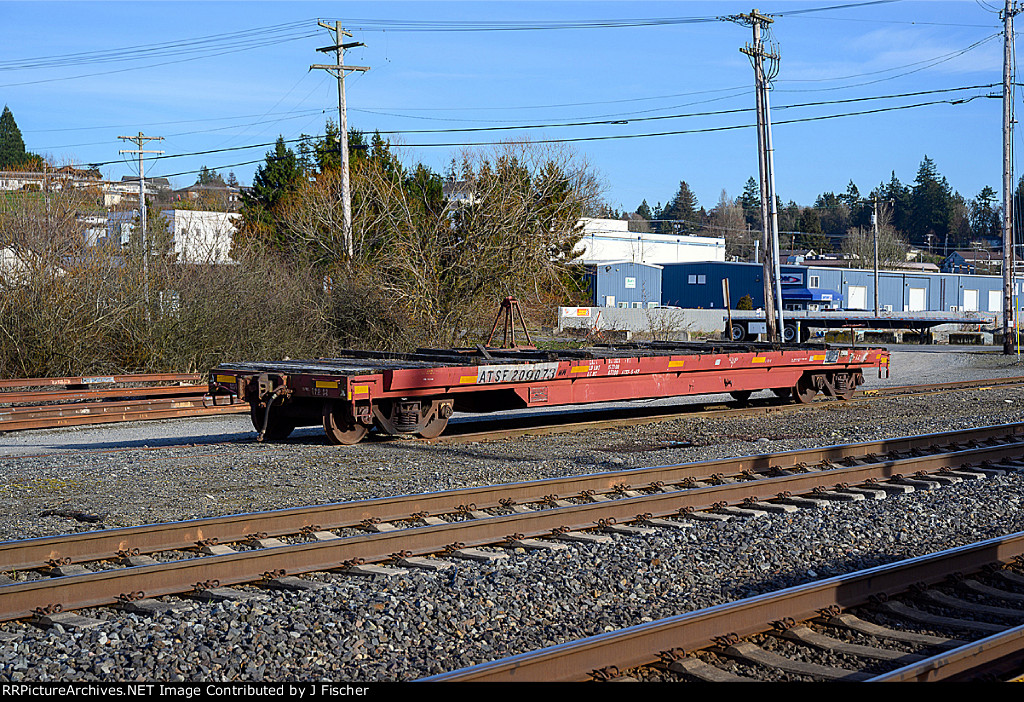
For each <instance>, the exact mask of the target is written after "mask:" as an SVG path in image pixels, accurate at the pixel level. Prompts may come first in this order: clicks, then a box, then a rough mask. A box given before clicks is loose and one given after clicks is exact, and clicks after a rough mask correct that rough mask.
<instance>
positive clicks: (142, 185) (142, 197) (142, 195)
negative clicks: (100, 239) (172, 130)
mask: <svg viewBox="0 0 1024 702" xmlns="http://www.w3.org/2000/svg"><path fill="white" fill-rule="evenodd" d="M118 139H124V140H125V141H130V142H132V143H133V144H135V145H136V146H138V147H139V148H137V149H122V150H121V151H119V152H118V153H121V154H138V155H139V228H140V230H141V233H142V277H143V283H144V285H145V292H146V321H147V322H148V321H149V237H148V236H147V234H146V173H145V170H144V169H143V165H142V164H143V156H144V155H145V154H162V153H163V151H147V150H146V149H144V148H143V146H144V145H145V143H146V142H147V141H163V137H148V136H144V135H143V134H142V132H139V135H138V136H131V137H129V136H121V137H118Z"/></svg>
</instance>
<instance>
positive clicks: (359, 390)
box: [352, 385, 370, 395]
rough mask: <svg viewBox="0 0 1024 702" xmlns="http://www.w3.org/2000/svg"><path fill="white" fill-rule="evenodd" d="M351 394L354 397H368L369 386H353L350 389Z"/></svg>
mask: <svg viewBox="0 0 1024 702" xmlns="http://www.w3.org/2000/svg"><path fill="white" fill-rule="evenodd" d="M352 392H353V393H355V394H356V395H369V394H370V386H369V385H355V386H353V388H352Z"/></svg>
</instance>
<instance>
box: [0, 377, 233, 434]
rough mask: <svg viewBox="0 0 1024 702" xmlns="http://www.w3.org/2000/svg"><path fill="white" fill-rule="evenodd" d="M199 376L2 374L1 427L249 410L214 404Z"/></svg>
mask: <svg viewBox="0 0 1024 702" xmlns="http://www.w3.org/2000/svg"><path fill="white" fill-rule="evenodd" d="M201 380H202V377H201V376H200V375H199V374H197V373H150V374H132V375H115V376H76V377H66V378H19V379H10V380H0V433H2V432H7V431H22V430H25V429H52V428H56V427H71V426H82V425H87V424H103V423H109V422H132V421H142V420H152V419H174V418H179V417H195V416H204V415H217V414H231V413H237V412H245V411H248V409H249V407H248V405H246V404H244V403H234V404H227V405H213V404H212V402H211V399H210V397H209V396H208V392H209V387H208V385H206V384H205V383H203V384H200V383H201ZM39 388H43V389H39Z"/></svg>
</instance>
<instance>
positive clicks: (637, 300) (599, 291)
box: [586, 261, 662, 307]
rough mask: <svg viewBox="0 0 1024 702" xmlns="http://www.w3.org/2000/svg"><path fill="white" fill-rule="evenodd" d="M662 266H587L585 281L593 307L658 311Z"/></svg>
mask: <svg viewBox="0 0 1024 702" xmlns="http://www.w3.org/2000/svg"><path fill="white" fill-rule="evenodd" d="M661 276H662V266H659V265H655V264H653V263H637V262H634V261H601V262H594V263H588V264H587V266H586V280H587V284H588V287H589V289H590V304H591V305H592V306H594V307H657V306H658V305H660V304H661V298H662V294H661Z"/></svg>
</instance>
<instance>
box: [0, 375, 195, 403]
mask: <svg viewBox="0 0 1024 702" xmlns="http://www.w3.org/2000/svg"><path fill="white" fill-rule="evenodd" d="M203 377H205V376H203V375H201V374H199V373H135V374H128V375H76V376H69V377H63V378H7V379H4V380H0V388H30V387H54V386H58V385H98V384H107V383H182V382H196V381H200V380H202V379H203ZM2 396H3V395H0V397H2Z"/></svg>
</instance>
